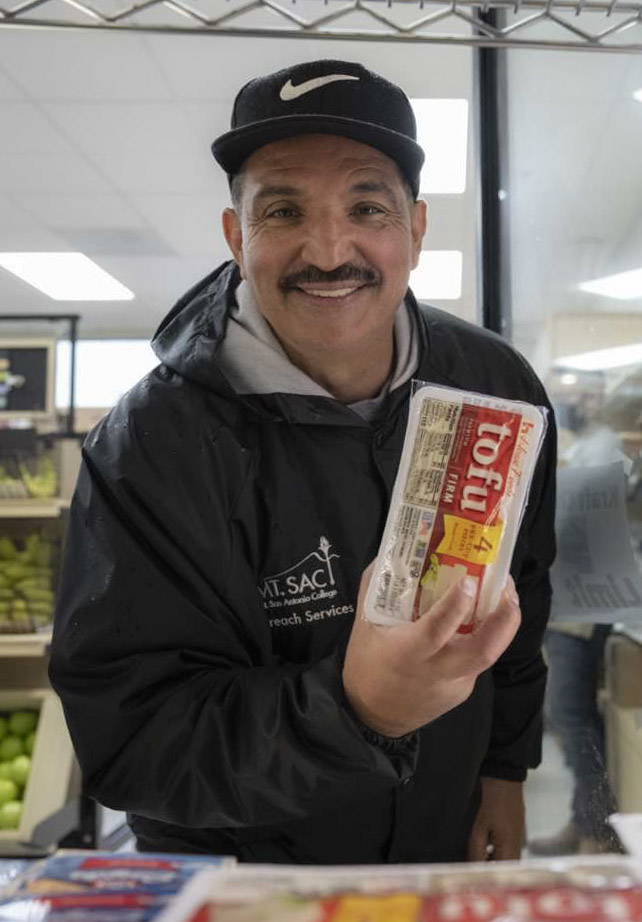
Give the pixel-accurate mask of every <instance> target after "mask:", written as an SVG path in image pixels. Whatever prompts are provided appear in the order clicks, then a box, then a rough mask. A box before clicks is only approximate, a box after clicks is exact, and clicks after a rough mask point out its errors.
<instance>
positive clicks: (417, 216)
mask: <svg viewBox="0 0 642 922" xmlns="http://www.w3.org/2000/svg"><path fill="white" fill-rule="evenodd" d="M426 223H427V211H426V203H425V202H424V200H423V199H419V201H418V202H415V203H414V204H413V206H412V212H411V215H410V232H411V235H412V268H413V269H416V267H417V264H418V262H419V256H420V254H421V245H422V243H423V239H424V235H425V233H426Z"/></svg>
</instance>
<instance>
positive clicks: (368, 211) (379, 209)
mask: <svg viewBox="0 0 642 922" xmlns="http://www.w3.org/2000/svg"><path fill="white" fill-rule="evenodd" d="M353 212H354V214H357V215H365V216H366V217H369V216H370V215H378V214H385V208H384V207H383V206H382V205H374V204H373V203H371V202H364V203H363V204H361V205H356V206H355V208H353Z"/></svg>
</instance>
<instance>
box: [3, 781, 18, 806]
mask: <svg viewBox="0 0 642 922" xmlns="http://www.w3.org/2000/svg"><path fill="white" fill-rule="evenodd" d="M17 798H18V785H17V784H16V783H15V782H14V781H9V779H8V778H0V806H2V804H6V802H7V801H8V800H17Z"/></svg>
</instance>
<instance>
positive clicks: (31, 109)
mask: <svg viewBox="0 0 642 922" xmlns="http://www.w3.org/2000/svg"><path fill="white" fill-rule="evenodd" d="M71 150H72V148H71V147H70V145H69V142H68V141H66V140H65V138H64V136H63V135H62V134H61V133H60V132H59V131H58V130H57V129H56V128H55V126H54V125H52V124H51V122H50V121H49V120H48V119H47V118H46V117H45V116H44V115H42V114H41V113H40V112H39V111H38V108H37V107H36V106H35V105H33V103H28V102H17V103H16V102H7V103H4V104H3V106H2V153H3V154H22V153H36V152H43V151H46V152H47V153H48V154H60V153H62V152H67V151H71Z"/></svg>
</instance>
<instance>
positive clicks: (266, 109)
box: [212, 60, 424, 198]
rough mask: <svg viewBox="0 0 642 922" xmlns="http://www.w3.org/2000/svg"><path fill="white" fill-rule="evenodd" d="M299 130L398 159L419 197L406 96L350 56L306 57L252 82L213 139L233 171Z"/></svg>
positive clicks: (417, 153)
mask: <svg viewBox="0 0 642 922" xmlns="http://www.w3.org/2000/svg"><path fill="white" fill-rule="evenodd" d="M300 134H336V135H341V136H343V137H346V138H351V139H352V140H353V141H360V142H361V143H362V144H368V145H369V146H370V147H374V148H376V149H377V150H379V151H381V152H382V153H384V154H387V156H388V157H390V158H391V159H392V160H394V161H395V162H396V163H397V165H398V166H399V169H400V170H401V172H402V174H403V175H404V177H405V178H406V179H407V181H408V183H409V184H410V187H411V189H412V191H413V194H414V196H415V198H416V197H417V195H418V194H419V173H420V171H421V167H422V164H423V162H424V152H423V150H422V149H421V147H420V146H419V145H418V144H417V126H416V123H415V116H414V113H413V111H412V106H411V105H410V101H409V100H408V97H407V96H406V94H405V93H404V92H403V90H401V89H400V88H399V87H398V86H396V85H395V84H394V83H391V82H390V81H389V80H386V79H385V78H384V77H380V76H379V74H375V73H373V72H372V71H370V70H368V69H367V68H365V67H363V66H362V65H361V64H355V63H353V62H351V61H328V60H324V61H308V62H305V63H303V64H295V65H294V66H293V67H286V68H284V69H283V70H279V71H277V72H276V73H274V74H269V75H268V76H267V77H257V78H255V79H254V80H250V82H249V83H246V84H245V86H244V87H243V88H242V89H241V90H240V92H239V93H238V95H237V97H236V99H235V101H234V108H233V110H232V120H231V131H228V132H226V133H225V134H222V135H221V136H220V137H219V138H217V139H216V140H215V141H214V143H213V144H212V153H213V154H214V157H215V158H216V160H217V162H218V163H219V164H220V166H222V167H223V169H224V170H225V172H226V173H227V174H228V176H230V177H232V176H234V175H235V174H236V173H238V172H239V170H240V169H241V167H242V166H243V163H244V162H245V161H246V160H247V158H248V157H249V156H250V154H253V153H254V151H255V150H258V148H260V147H263V146H264V145H266V144H270V143H271V142H272V141H282V140H283V139H284V138H291V137H294V136H296V135H300Z"/></svg>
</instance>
